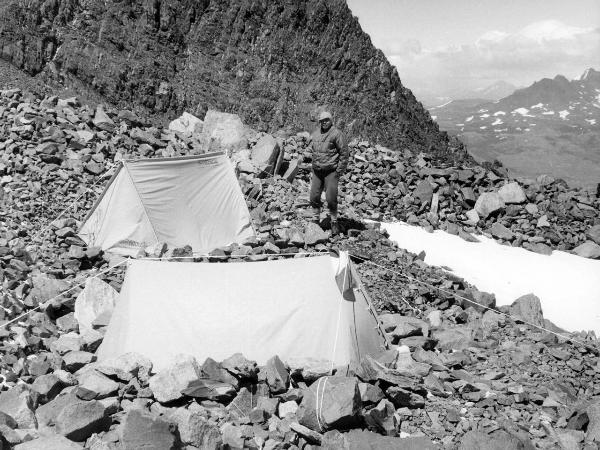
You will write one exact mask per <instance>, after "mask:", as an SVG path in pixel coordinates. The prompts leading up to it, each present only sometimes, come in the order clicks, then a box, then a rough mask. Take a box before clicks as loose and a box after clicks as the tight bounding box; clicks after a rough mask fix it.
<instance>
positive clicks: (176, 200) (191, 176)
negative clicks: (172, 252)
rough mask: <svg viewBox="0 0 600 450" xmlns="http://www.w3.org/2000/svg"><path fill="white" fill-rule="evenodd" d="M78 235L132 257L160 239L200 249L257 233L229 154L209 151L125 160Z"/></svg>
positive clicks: (199, 250)
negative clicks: (174, 156) (197, 153)
mask: <svg viewBox="0 0 600 450" xmlns="http://www.w3.org/2000/svg"><path fill="white" fill-rule="evenodd" d="M79 236H80V237H81V238H82V239H83V240H84V241H85V242H86V243H87V244H88V245H90V246H99V247H102V249H103V250H105V251H111V252H113V253H120V254H124V255H132V256H133V255H136V254H137V252H138V251H139V249H141V248H144V247H147V246H149V245H153V244H156V243H158V242H166V243H167V244H168V245H169V246H170V247H179V246H183V245H188V244H189V245H191V246H192V249H193V251H194V252H198V253H204V252H209V251H211V250H213V249H215V248H217V247H221V246H225V245H228V244H231V243H234V242H237V243H242V242H244V241H245V240H247V239H250V238H252V237H254V236H255V234H254V230H253V229H252V226H251V223H250V213H249V211H248V206H247V205H246V201H245V200H244V196H243V195H242V191H241V189H240V187H239V185H238V182H237V179H236V177H235V173H234V171H233V166H232V164H231V162H230V161H229V158H228V157H227V156H226V155H225V154H223V153H217V154H215V153H212V154H206V155H199V156H186V157H180V158H156V159H139V160H129V161H123V163H122V165H120V166H119V169H118V170H117V172H116V173H115V175H114V176H113V177H112V178H111V180H110V182H109V184H108V186H107V187H106V189H105V190H104V193H103V194H102V196H101V197H100V199H99V200H98V201H97V202H96V205H94V208H93V209H92V211H91V212H90V214H89V215H88V217H87V218H86V220H85V221H84V223H83V226H82V227H81V229H80V231H79Z"/></svg>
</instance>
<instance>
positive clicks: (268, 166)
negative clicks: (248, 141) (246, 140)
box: [250, 134, 281, 178]
mask: <svg viewBox="0 0 600 450" xmlns="http://www.w3.org/2000/svg"><path fill="white" fill-rule="evenodd" d="M280 151H281V150H280V147H279V144H278V142H277V140H276V139H275V138H274V137H273V136H271V135H270V134H265V135H264V136H263V137H261V138H260V139H259V140H258V141H257V142H256V144H255V145H254V147H252V150H251V152H250V160H251V161H252V163H253V164H254V165H255V166H257V167H258V168H259V169H260V170H261V171H262V172H263V174H271V175H272V174H273V172H274V171H275V165H276V163H277V159H278V157H279V153H280ZM259 177H261V176H260V175H259ZM261 178H262V177H261Z"/></svg>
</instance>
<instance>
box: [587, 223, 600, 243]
mask: <svg viewBox="0 0 600 450" xmlns="http://www.w3.org/2000/svg"><path fill="white" fill-rule="evenodd" d="M585 235H586V237H587V238H588V239H591V240H592V241H594V242H595V243H596V244H600V224H598V225H594V226H593V227H591V228H590V229H589V230H587V231H586V232H585Z"/></svg>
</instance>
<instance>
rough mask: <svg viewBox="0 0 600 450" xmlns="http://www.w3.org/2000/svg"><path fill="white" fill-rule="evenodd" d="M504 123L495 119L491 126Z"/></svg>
mask: <svg viewBox="0 0 600 450" xmlns="http://www.w3.org/2000/svg"><path fill="white" fill-rule="evenodd" d="M503 123H504V122H502V119H496V120H494V123H492V126H494V125H502V124H503Z"/></svg>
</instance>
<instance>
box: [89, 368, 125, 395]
mask: <svg viewBox="0 0 600 450" xmlns="http://www.w3.org/2000/svg"><path fill="white" fill-rule="evenodd" d="M79 387H80V388H83V389H86V390H88V391H90V392H91V393H93V398H95V399H97V400H100V399H102V398H106V397H111V396H113V395H114V394H116V393H117V391H118V390H119V383H117V382H116V381H113V380H111V379H110V378H108V377H107V376H105V375H102V374H101V373H99V372H97V371H95V370H89V371H86V372H85V373H83V374H82V375H81V376H80V377H79Z"/></svg>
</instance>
